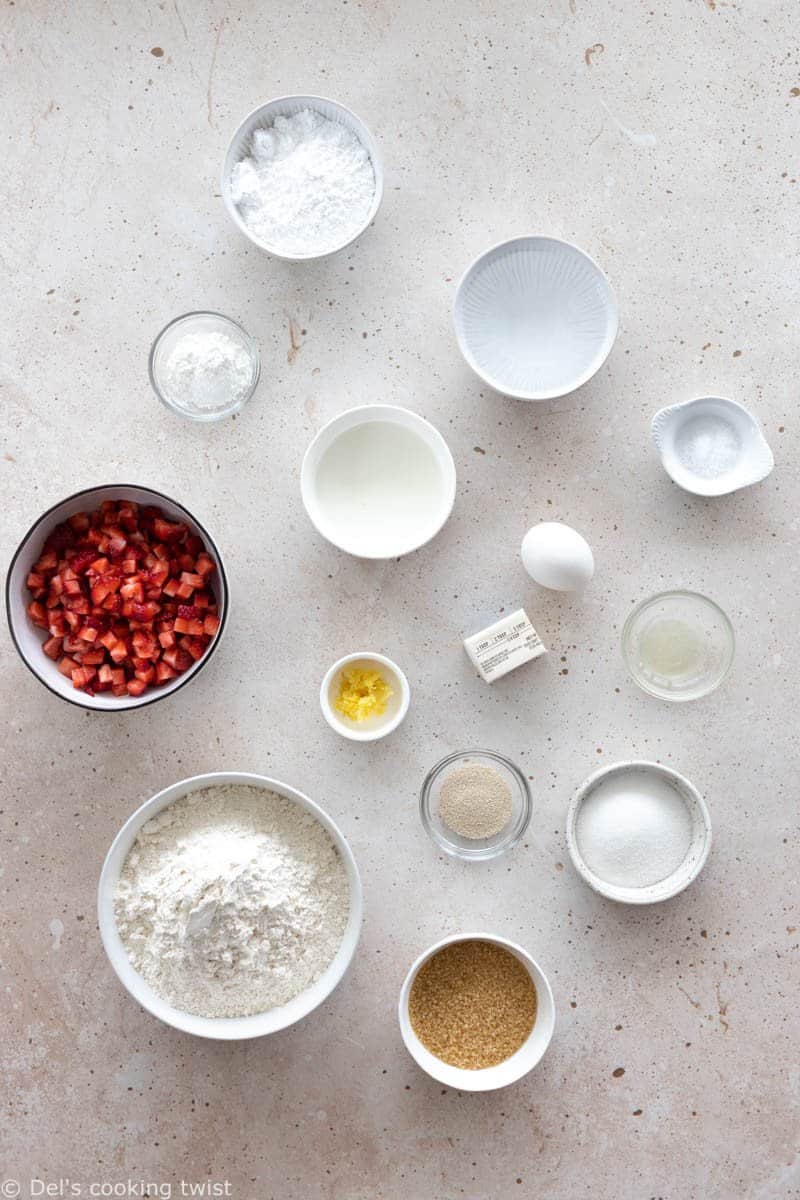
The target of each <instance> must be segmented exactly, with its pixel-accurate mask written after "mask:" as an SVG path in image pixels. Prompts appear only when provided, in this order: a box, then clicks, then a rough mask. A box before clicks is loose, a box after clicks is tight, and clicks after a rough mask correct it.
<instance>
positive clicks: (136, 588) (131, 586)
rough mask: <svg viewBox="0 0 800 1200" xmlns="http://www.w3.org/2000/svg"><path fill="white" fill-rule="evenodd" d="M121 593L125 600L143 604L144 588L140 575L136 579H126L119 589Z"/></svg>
mask: <svg viewBox="0 0 800 1200" xmlns="http://www.w3.org/2000/svg"><path fill="white" fill-rule="evenodd" d="M119 594H120V596H122V599H123V600H132V601H133V602H134V603H136V604H141V603H142V602H143V601H144V588H143V587H142V581H141V579H139V578H138V577H137V578H135V579H126V580H125V582H124V583H123V584H122V586H121V587H120V589H119Z"/></svg>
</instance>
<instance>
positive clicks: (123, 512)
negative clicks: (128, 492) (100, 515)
mask: <svg viewBox="0 0 800 1200" xmlns="http://www.w3.org/2000/svg"><path fill="white" fill-rule="evenodd" d="M138 508H139V506H138V504H135V503H134V502H133V501H132V500H123V501H122V503H121V504H120V506H119V511H118V513H117V520H118V521H119V523H120V525H121V526H122V528H123V529H125V530H127V532H128V533H133V532H134V531H135V530H136V529H137V528H138V526H139V517H138Z"/></svg>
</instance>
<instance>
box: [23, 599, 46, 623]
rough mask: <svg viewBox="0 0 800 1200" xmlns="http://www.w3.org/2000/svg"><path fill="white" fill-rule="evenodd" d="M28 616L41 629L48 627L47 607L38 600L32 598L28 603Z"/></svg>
mask: <svg viewBox="0 0 800 1200" xmlns="http://www.w3.org/2000/svg"><path fill="white" fill-rule="evenodd" d="M28 616H29V617H30V619H31V620H32V621H33V623H34V625H38V626H39V628H40V629H47V627H48V618H47V609H46V608H45V606H44V605H43V604H40V603H39V601H38V600H31V602H30V604H29V605H28Z"/></svg>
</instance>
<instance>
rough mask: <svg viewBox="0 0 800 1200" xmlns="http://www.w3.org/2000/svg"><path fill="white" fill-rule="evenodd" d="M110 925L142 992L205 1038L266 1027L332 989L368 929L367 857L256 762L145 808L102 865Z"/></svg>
mask: <svg viewBox="0 0 800 1200" xmlns="http://www.w3.org/2000/svg"><path fill="white" fill-rule="evenodd" d="M98 915H99V925H100V936H101V938H102V940H103V946H104V947H105V950H106V953H107V954H108V957H109V960H110V962H111V965H112V967H113V968H114V970H115V971H116V973H117V975H118V977H119V979H120V981H121V982H122V983H123V984H124V986H125V987H126V988H127V990H128V991H129V992H130V994H131V996H132V997H133V998H134V1000H136V1001H137V1002H138V1003H139V1004H141V1005H142V1007H143V1008H145V1009H147V1010H148V1012H150V1013H152V1014H153V1016H156V1017H158V1018H159V1019H160V1020H162V1021H164V1022H166V1024H168V1025H173V1026H174V1027H175V1028H176V1029H181V1030H183V1031H185V1032H186V1033H193V1034H196V1035H198V1036H200V1037H209V1038H219V1039H239V1038H251V1037H261V1036H263V1035H264V1034H268V1033H275V1032H277V1031H278V1030H279V1029H285V1028H286V1027H287V1026H288V1025H293V1024H294V1023H295V1022H296V1021H299V1020H301V1019H302V1018H303V1017H305V1016H307V1015H308V1013H310V1012H311V1011H312V1010H313V1009H315V1008H316V1007H317V1006H318V1005H319V1004H321V1003H322V1001H323V1000H325V999H326V997H327V996H329V995H330V993H331V992H332V991H333V989H334V988H335V987H336V986H337V984H338V983H339V982H340V980H341V979H342V976H343V975H344V973H345V971H346V970H347V968H348V966H349V964H350V961H351V959H352V957H353V954H354V953H355V949H356V945H357V943H358V937H359V933H360V929H361V915H362V892H361V881H360V879H359V874H358V868H357V867H356V863H355V859H354V858H353V855H352V852H351V850H350V847H349V846H348V844H347V842H346V841H345V838H344V837H343V835H342V833H341V832H340V831H339V829H338V828H337V826H336V825H335V824H334V822H333V821H332V820H331V818H330V817H329V816H328V815H327V814H326V813H325V812H323V810H322V809H321V808H320V807H319V806H318V805H317V804H315V803H314V802H313V801H312V800H309V798H308V797H307V796H304V795H303V793H302V792H298V791H297V790H296V789H295V788H293V787H290V786H289V785H288V784H285V783H280V782H279V781H278V780H276V779H269V778H266V777H265V776H262V775H252V774H249V773H245V772H239V771H233V772H215V773H212V774H208V775H197V776H195V777H194V778H192V779H184V780H182V781H181V782H180V783H175V784H173V785H172V786H171V787H168V788H165V789H164V791H162V792H159V793H158V795H156V796H153V798H152V799H151V800H148V801H147V802H146V803H145V804H143V805H142V806H141V808H139V809H138V810H137V811H136V812H135V813H134V814H133V816H131V817H130V818H129V819H128V821H127V822H126V823H125V825H123V827H122V829H121V830H120V832H119V833H118V834H117V836H116V838H115V839H114V842H113V844H112V846H111V849H110V850H109V852H108V855H107V857H106V860H105V863H104V864H103V870H102V873H101V875H100V885H99V890H98Z"/></svg>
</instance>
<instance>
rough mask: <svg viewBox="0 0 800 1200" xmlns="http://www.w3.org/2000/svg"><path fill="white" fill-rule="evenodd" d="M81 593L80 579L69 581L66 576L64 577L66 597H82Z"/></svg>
mask: <svg viewBox="0 0 800 1200" xmlns="http://www.w3.org/2000/svg"><path fill="white" fill-rule="evenodd" d="M81 591H82V589H81V581H80V579H67V578H66V576H65V577H64V595H66V596H80V594H81Z"/></svg>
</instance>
